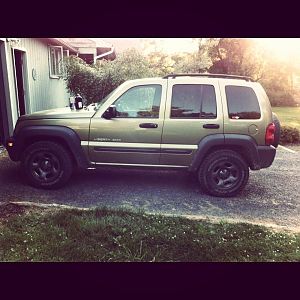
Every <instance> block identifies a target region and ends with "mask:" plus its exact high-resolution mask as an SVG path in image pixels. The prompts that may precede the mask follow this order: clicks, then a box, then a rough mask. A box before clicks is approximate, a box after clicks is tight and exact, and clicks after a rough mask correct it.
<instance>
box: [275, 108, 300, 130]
mask: <svg viewBox="0 0 300 300" xmlns="http://www.w3.org/2000/svg"><path fill="white" fill-rule="evenodd" d="M272 110H273V111H274V112H275V113H276V114H277V116H278V118H279V120H280V123H281V125H286V126H290V127H295V128H297V129H298V130H300V107H273V108H272Z"/></svg>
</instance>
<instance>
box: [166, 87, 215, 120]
mask: <svg viewBox="0 0 300 300" xmlns="http://www.w3.org/2000/svg"><path fill="white" fill-rule="evenodd" d="M171 104H172V107H171V118H182V119H215V118H216V117H217V104H216V94H215V88H214V86H213V85H207V84H175V85H174V86H173V89H172V100H171Z"/></svg>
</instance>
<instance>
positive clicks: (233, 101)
mask: <svg viewBox="0 0 300 300" xmlns="http://www.w3.org/2000/svg"><path fill="white" fill-rule="evenodd" d="M225 91H226V98H227V105H228V114H229V118H230V119H259V118H260V109H259V104H258V99H257V97H256V94H255V92H254V91H253V89H252V88H250V87H246V86H232V85H228V86H226V87H225Z"/></svg>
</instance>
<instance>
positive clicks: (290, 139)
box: [280, 126, 300, 144]
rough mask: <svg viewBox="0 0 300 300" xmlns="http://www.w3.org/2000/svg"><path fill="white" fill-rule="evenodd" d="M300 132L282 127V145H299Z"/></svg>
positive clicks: (288, 127)
mask: <svg viewBox="0 0 300 300" xmlns="http://www.w3.org/2000/svg"><path fill="white" fill-rule="evenodd" d="M299 142H300V132H299V130H298V129H297V128H293V127H290V126H282V127H281V132H280V144H288V143H299Z"/></svg>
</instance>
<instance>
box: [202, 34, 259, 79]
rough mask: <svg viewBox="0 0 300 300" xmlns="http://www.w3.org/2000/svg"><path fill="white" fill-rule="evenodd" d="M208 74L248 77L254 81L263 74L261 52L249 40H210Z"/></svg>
mask: <svg viewBox="0 0 300 300" xmlns="http://www.w3.org/2000/svg"><path fill="white" fill-rule="evenodd" d="M209 43H210V46H209V50H208V51H209V56H210V58H211V60H212V66H211V67H210V68H209V72H210V73H220V74H235V75H242V76H250V77H253V78H254V79H255V80H258V79H260V78H261V76H262V74H263V66H264V60H263V55H262V51H261V50H260V49H259V48H258V46H257V45H256V44H255V42H254V41H253V40H250V39H237V38H234V39H229V38H221V39H210V41H209Z"/></svg>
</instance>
